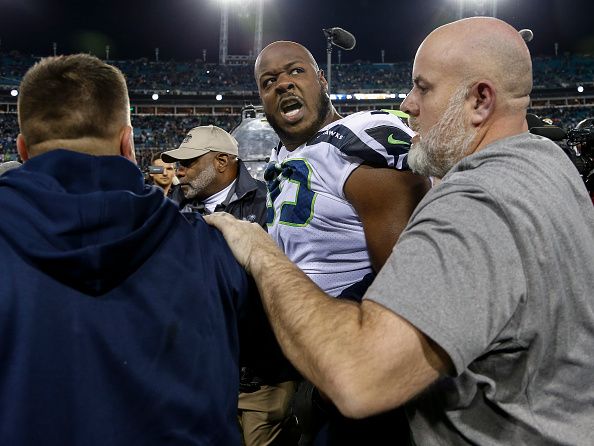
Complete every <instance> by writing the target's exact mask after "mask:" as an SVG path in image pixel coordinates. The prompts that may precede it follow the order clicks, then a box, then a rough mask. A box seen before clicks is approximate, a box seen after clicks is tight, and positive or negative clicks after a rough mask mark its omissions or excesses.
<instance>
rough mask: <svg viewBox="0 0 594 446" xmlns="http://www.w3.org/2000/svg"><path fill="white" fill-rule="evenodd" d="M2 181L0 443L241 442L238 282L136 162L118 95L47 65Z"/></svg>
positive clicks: (81, 64) (40, 66) (104, 72)
mask: <svg viewBox="0 0 594 446" xmlns="http://www.w3.org/2000/svg"><path fill="white" fill-rule="evenodd" d="M18 108H19V125H20V130H21V133H20V134H19V136H18V139H17V146H18V151H19V154H20V156H21V158H22V159H23V160H24V161H25V162H24V164H23V166H21V167H19V168H17V169H13V170H11V171H10V172H7V173H6V174H5V175H3V176H2V177H1V178H0V209H2V213H1V216H0V444H3V445H17V444H18V445H21V446H23V445H39V444H43V445H56V446H57V445H60V446H63V445H83V444H84V445H87V446H92V445H101V446H104V445H162V444H167V445H178V444H179V445H181V444H183V445H189V444H195V445H198V444H200V445H203V444H204V445H206V444H208V445H225V446H226V445H232V444H238V443H239V435H238V429H237V421H236V411H237V393H238V382H239V373H238V364H237V361H238V335H237V318H238V316H239V312H240V309H241V308H242V305H243V301H244V300H245V298H246V294H247V278H246V275H245V273H244V271H243V270H242V269H241V268H240V266H239V265H238V264H237V262H236V261H235V260H234V259H233V257H232V255H231V253H230V251H229V249H228V247H227V245H226V244H225V242H224V241H223V239H222V237H221V236H220V235H219V234H218V233H217V231H216V230H214V229H213V228H210V227H209V226H207V225H206V224H205V223H204V221H203V220H202V218H201V217H200V216H197V215H196V216H191V217H190V218H189V220H187V219H185V218H184V217H183V216H182V215H181V214H180V213H179V212H178V210H177V208H176V206H175V204H174V203H173V202H171V201H170V200H168V199H166V198H164V197H163V193H162V191H161V190H159V189H157V188H152V187H148V186H145V185H144V184H143V177H142V174H141V172H140V170H139V169H138V168H137V167H136V165H135V162H134V161H135V158H134V147H133V138H132V127H131V126H130V114H129V100H128V93H127V88H126V83H125V80H124V77H123V76H122V74H121V72H120V71H119V70H117V69H116V68H114V67H112V66H110V65H107V64H105V63H103V62H101V61H100V60H99V59H97V58H95V57H92V56H88V55H81V54H79V55H72V56H60V57H52V58H47V59H43V60H41V61H40V62H39V63H37V64H36V65H35V66H33V67H32V68H31V69H30V70H29V71H28V72H27V74H26V75H25V76H24V78H23V80H22V83H21V87H20V95H19V101H18Z"/></svg>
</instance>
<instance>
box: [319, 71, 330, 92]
mask: <svg viewBox="0 0 594 446" xmlns="http://www.w3.org/2000/svg"><path fill="white" fill-rule="evenodd" d="M318 82H319V83H320V85H321V86H322V88H323V89H324V91H325V92H326V93H328V81H327V80H326V76H324V70H318Z"/></svg>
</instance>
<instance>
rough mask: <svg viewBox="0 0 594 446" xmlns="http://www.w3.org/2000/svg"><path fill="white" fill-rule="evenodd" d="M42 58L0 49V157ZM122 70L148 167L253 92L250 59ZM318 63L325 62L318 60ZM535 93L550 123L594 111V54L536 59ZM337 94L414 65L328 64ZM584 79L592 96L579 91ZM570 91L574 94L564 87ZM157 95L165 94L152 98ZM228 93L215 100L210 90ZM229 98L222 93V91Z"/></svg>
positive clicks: (381, 84)
mask: <svg viewBox="0 0 594 446" xmlns="http://www.w3.org/2000/svg"><path fill="white" fill-rule="evenodd" d="M38 59H39V57H35V56H29V55H23V54H20V53H18V52H15V51H13V52H10V53H0V161H7V160H13V159H16V158H17V153H16V147H15V138H16V135H17V133H18V124H17V119H16V106H15V103H16V98H15V97H12V96H11V95H10V93H9V92H10V90H12V89H14V88H17V87H18V85H19V83H20V79H21V77H22V76H23V74H24V73H25V72H26V71H27V69H28V68H29V67H30V66H31V65H33V64H34V63H35V62H36V61H37V60H38ZM110 63H112V64H114V65H116V66H118V67H119V68H120V69H121V70H122V71H123V72H124V74H125V75H126V78H127V82H128V85H129V88H130V95H131V97H132V106H133V109H132V125H133V126H134V142H135V145H136V149H137V155H138V156H137V158H138V162H139V165H140V166H141V167H142V168H144V167H146V165H148V162H149V160H150V157H151V154H152V153H153V152H156V151H162V150H168V149H171V148H173V147H176V146H178V145H179V143H180V142H181V140H182V139H183V137H184V135H185V133H186V132H187V130H188V129H190V128H192V127H195V126H198V125H208V124H214V125H217V126H219V127H222V128H224V129H226V130H228V131H231V130H232V129H233V128H234V127H235V126H237V124H238V123H239V121H240V111H241V108H242V107H243V106H244V105H246V103H250V102H252V101H254V98H257V87H256V85H255V83H254V80H253V71H252V69H253V68H252V66H251V65H228V66H223V65H217V64H209V63H204V62H203V61H201V60H196V61H192V62H184V61H162V62H156V61H151V60H148V59H137V60H125V61H110ZM320 66H321V67H322V68H323V67H324V65H323V64H321V65H320ZM533 68H534V94H533V107H532V110H531V112H533V113H535V114H537V115H539V116H542V117H549V118H551V119H552V120H553V123H554V124H555V125H558V126H560V127H562V128H564V129H571V128H573V127H575V125H576V124H577V123H578V122H579V121H581V120H582V119H584V118H586V117H592V116H594V95H593V94H592V93H591V91H592V89H593V88H594V57H592V56H578V55H569V54H566V55H562V56H559V57H537V58H534V60H533ZM332 74H333V86H332V90H333V92H334V93H344V94H352V93H357V92H361V93H381V92H383V93H396V94H398V93H405V92H407V91H408V89H409V88H410V78H411V63H410V62H398V63H385V64H372V63H353V64H340V65H338V64H337V65H333V67H332ZM578 85H583V86H585V87H587V88H588V91H590V93H589V95H588V94H585V95H580V94H579V93H578V92H577V90H576V88H577V86H578ZM569 90H571V92H569ZM155 92H156V93H159V94H160V95H162V97H163V98H165V100H159V102H158V103H157V102H155V101H152V100H151V99H150V96H151V95H152V94H153V93H155ZM219 93H220V94H226V95H229V94H231V95H232V96H230V97H231V99H226V100H225V101H224V102H219V101H216V100H215V99H214V95H215V94H219ZM201 97H204V99H201ZM226 98H227V97H226ZM399 101H400V100H399V99H393V100H391V101H385V102H376V103H373V104H372V103H368V104H367V103H363V102H361V101H351V102H348V101H347V102H338V101H337V102H336V105H337V108H338V110H339V112H340V113H342V114H349V113H353V112H355V111H358V110H361V109H368V108H397V106H398V102H399Z"/></svg>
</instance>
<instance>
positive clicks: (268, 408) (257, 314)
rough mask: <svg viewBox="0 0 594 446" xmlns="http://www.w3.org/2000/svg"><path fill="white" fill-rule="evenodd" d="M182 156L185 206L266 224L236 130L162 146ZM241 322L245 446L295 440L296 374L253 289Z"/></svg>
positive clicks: (207, 132) (213, 130) (169, 158)
mask: <svg viewBox="0 0 594 446" xmlns="http://www.w3.org/2000/svg"><path fill="white" fill-rule="evenodd" d="M161 159H162V160H163V161H164V162H166V163H172V162H178V163H179V168H178V171H177V176H178V178H179V181H180V187H181V189H182V192H183V195H184V200H183V201H182V203H181V204H180V208H181V209H182V211H183V212H199V213H201V214H210V213H212V212H215V211H224V212H226V213H229V214H231V215H233V216H234V217H236V218H238V219H240V220H247V221H250V222H256V223H258V224H260V226H262V227H263V228H266V212H267V211H266V185H265V184H264V183H263V182H261V181H258V180H256V179H254V178H252V176H251V175H250V174H249V172H248V170H247V168H246V167H245V165H244V164H243V162H242V161H241V160H240V159H239V158H238V144H237V141H236V140H235V138H234V137H233V136H231V135H230V134H229V133H227V132H226V131H225V130H223V129H221V128H219V127H215V126H213V125H208V126H202V127H195V128H193V129H192V130H190V131H189V132H188V134H187V135H186V137H185V138H184V140H183V141H182V143H181V145H180V146H179V148H177V149H175V150H170V151H168V152H164V153H163V154H162V155H161ZM249 307H250V308H249V310H248V311H247V312H246V314H245V317H244V320H243V322H242V323H241V326H240V335H239V336H240V339H239V342H240V352H241V354H240V355H241V357H240V366H241V383H240V394H239V407H238V409H239V411H238V418H239V423H240V425H241V430H242V434H243V444H244V445H245V446H252V445H253V446H255V445H258V446H266V445H269V444H283V445H291V444H296V443H297V438H293V437H294V429H293V425H292V423H291V421H292V418H291V417H290V415H289V403H290V400H291V398H292V396H293V394H294V393H295V388H296V382H295V380H296V379H297V378H298V374H297V372H296V371H295V369H294V368H293V366H292V365H291V364H290V363H289V362H288V361H287V360H286V359H285V357H284V355H283V354H282V351H281V350H280V347H279V346H278V343H277V342H276V339H275V337H274V334H273V333H272V329H271V328H270V324H269V323H268V320H267V319H266V316H265V314H264V310H263V308H262V304H261V300H260V296H259V295H258V294H257V293H254V294H253V295H252V296H251V299H250V305H249Z"/></svg>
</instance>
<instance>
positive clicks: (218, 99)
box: [215, 94, 223, 101]
mask: <svg viewBox="0 0 594 446" xmlns="http://www.w3.org/2000/svg"><path fill="white" fill-rule="evenodd" d="M215 99H216V100H217V101H222V100H223V95H222V94H218V95H216V96H215Z"/></svg>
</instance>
